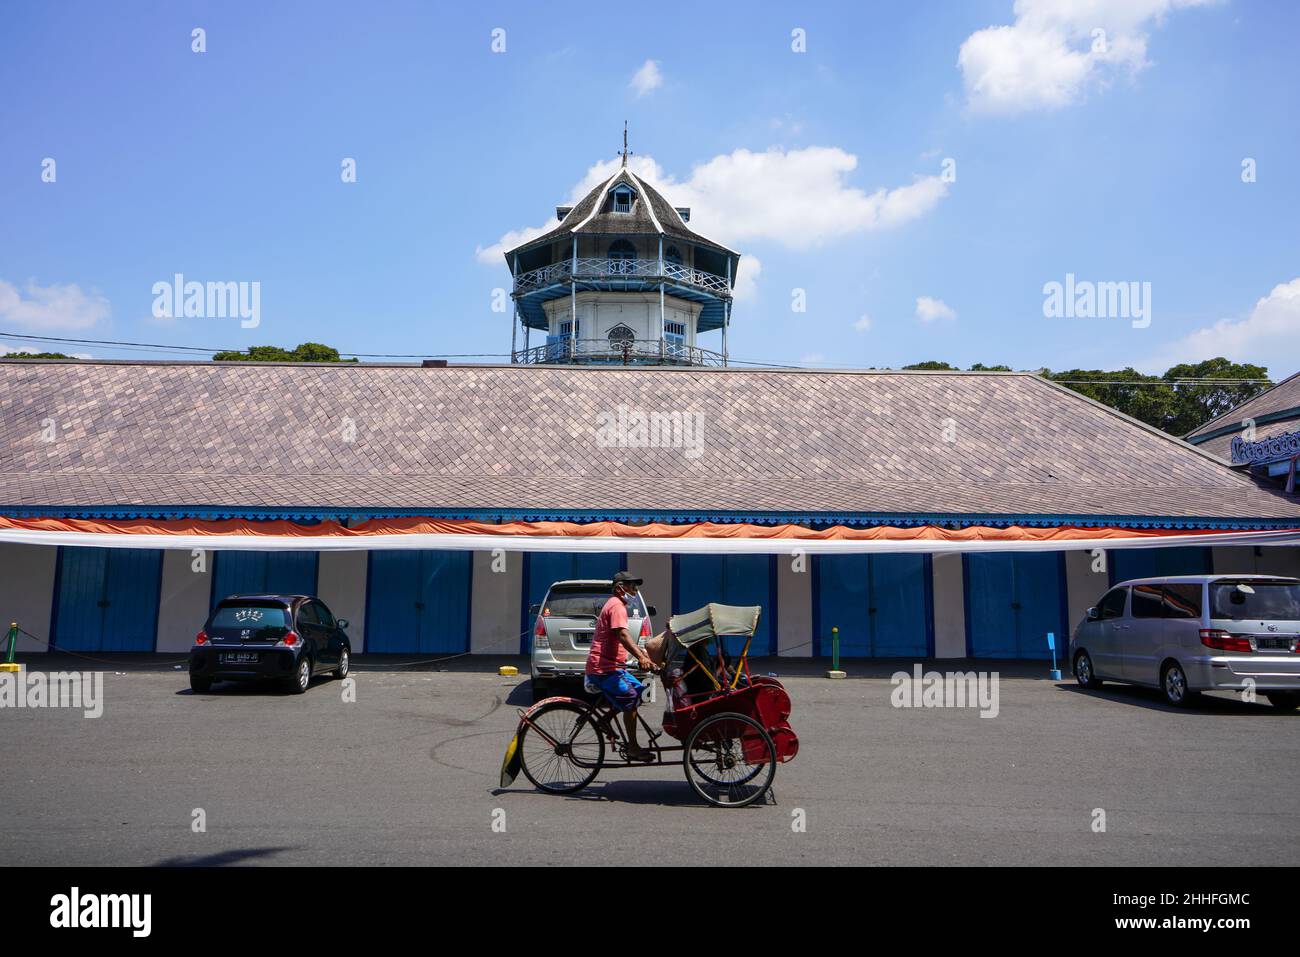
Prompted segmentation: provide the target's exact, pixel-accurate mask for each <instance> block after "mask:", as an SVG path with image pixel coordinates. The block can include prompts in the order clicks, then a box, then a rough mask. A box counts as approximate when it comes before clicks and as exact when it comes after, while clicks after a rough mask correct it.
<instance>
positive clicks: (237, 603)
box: [190, 595, 352, 694]
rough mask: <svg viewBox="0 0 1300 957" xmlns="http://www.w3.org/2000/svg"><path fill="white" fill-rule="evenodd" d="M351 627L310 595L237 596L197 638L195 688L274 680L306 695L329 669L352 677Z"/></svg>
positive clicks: (222, 604)
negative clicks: (266, 679)
mask: <svg viewBox="0 0 1300 957" xmlns="http://www.w3.org/2000/svg"><path fill="white" fill-rule="evenodd" d="M347 626H348V622H347V619H346V618H339V619H335V617H334V615H333V614H331V613H330V610H329V609H328V608H326V607H325V603H324V602H323V601H321V600H320V599H319V598H313V597H312V596H310V595H231V596H230V597H229V598H225V599H223V600H222V601H221V602H220V603H218V605H217V607H216V608H214V609H213V611H212V614H211V615H210V616H209V617H208V621H207V623H206V624H205V625H204V626H203V630H202V631H200V632H199V633H198V634H197V635H196V636H195V638H194V647H193V648H192V649H191V650H190V687H191V688H192V689H194V690H195V691H207V690H209V689H210V688H211V687H212V683H213V682H214V681H227V680H230V681H241V680H242V681H246V680H252V679H257V678H272V679H276V680H278V681H279V682H280V683H281V684H283V685H284V686H285V687H286V688H287V689H288V690H290V691H292V692H294V693H295V694H302V693H303V692H304V691H306V690H307V686H308V685H310V684H311V679H312V677H313V676H315V675H318V674H321V673H323V672H329V673H330V674H332V675H334V677H336V678H346V677H347V675H348V667H349V665H350V662H351V657H352V644H351V642H349V641H348V636H347V633H346V632H344V630H343V629H345V628H347Z"/></svg>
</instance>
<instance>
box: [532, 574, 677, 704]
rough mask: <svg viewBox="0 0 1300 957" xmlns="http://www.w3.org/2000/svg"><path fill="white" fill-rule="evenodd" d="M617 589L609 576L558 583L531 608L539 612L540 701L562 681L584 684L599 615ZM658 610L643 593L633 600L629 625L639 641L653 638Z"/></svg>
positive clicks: (536, 675) (535, 679) (536, 680)
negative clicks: (653, 621)
mask: <svg viewBox="0 0 1300 957" xmlns="http://www.w3.org/2000/svg"><path fill="white" fill-rule="evenodd" d="M613 593H614V583H613V582H612V581H610V580H609V579H608V578H604V579H583V580H573V581H563V582H556V583H555V584H553V585H551V587H550V588H549V589H547V592H546V597H545V598H544V599H543V600H542V603H541V604H540V605H534V606H533V607H532V608H531V609H530V611H531V612H532V614H534V615H535V616H536V620H535V622H534V625H533V652H532V688H533V698H534V699H535V700H537V701H541V700H542V699H543V698H545V697H546V696H547V695H549V694H551V693H552V691H553V689H554V687H555V685H556V684H558V683H559V682H567V683H569V684H572V685H575V686H580V685H581V683H582V675H583V672H584V671H585V670H586V667H587V654H588V653H589V652H590V651H591V639H592V638H593V636H594V635H595V634H596V616H598V615H599V614H600V609H601V608H602V607H604V605H605V602H607V601H609V596H610V595H612V594H613ZM655 613H656V608H655V607H654V605H649V606H647V605H646V603H645V598H644V597H643V596H642V595H640V594H638V595H635V596H633V597H632V599H631V600H630V601H629V602H628V606H627V628H628V632H629V633H630V634H632V635H633V636H635V637H636V640H637V643H638V644H641V645H644V644H645V641H646V639H647V638H649V637H650V616H651V615H654V614H655Z"/></svg>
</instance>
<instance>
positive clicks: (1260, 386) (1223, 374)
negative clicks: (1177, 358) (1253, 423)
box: [1164, 356, 1268, 435]
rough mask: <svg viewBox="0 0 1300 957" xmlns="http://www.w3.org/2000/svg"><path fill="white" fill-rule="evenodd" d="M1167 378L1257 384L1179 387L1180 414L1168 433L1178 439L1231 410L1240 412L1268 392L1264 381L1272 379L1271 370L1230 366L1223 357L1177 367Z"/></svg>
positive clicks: (1235, 363) (1213, 384)
mask: <svg viewBox="0 0 1300 957" xmlns="http://www.w3.org/2000/svg"><path fill="white" fill-rule="evenodd" d="M1164 378H1165V379H1166V380H1171V381H1172V380H1174V379H1245V380H1250V379H1253V380H1256V381H1254V382H1250V381H1245V382H1215V383H1211V384H1207V385H1191V384H1183V385H1178V386H1176V387H1175V388H1176V390H1177V393H1178V411H1177V413H1176V414H1175V415H1174V417H1173V419H1172V421H1171V422H1170V423H1169V427H1168V429H1167V430H1166V431H1168V432H1171V433H1173V434H1174V435H1186V434H1187V433H1188V432H1190V431H1192V429H1194V428H1196V427H1198V426H1201V425H1204V424H1205V423H1206V422H1209V421H1210V420H1211V419H1214V418H1218V417H1219V416H1221V415H1223V413H1225V412H1227V411H1228V410H1229V409H1233V408H1236V407H1237V406H1239V405H1241V404H1242V403H1243V402H1245V401H1247V400H1248V399H1253V398H1254V397H1255V396H1257V395H1259V394H1260V393H1261V392H1263V391H1264V390H1265V389H1266V388H1268V386H1267V385H1266V384H1265V383H1264V382H1263V381H1260V380H1267V379H1268V369H1267V368H1265V367H1264V366H1256V365H1249V364H1246V363H1237V362H1229V361H1228V360H1227V359H1225V358H1223V357H1222V356H1219V357H1218V358H1216V359H1206V360H1205V361H1204V362H1197V363H1195V364H1192V363H1183V364H1182V365H1176V366H1174V367H1173V368H1172V369H1170V370H1169V371H1168V372H1166V373H1165V374H1164Z"/></svg>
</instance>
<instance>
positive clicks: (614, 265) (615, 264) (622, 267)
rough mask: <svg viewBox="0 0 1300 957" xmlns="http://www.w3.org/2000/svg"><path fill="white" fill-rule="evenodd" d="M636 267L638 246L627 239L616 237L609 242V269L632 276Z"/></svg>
mask: <svg viewBox="0 0 1300 957" xmlns="http://www.w3.org/2000/svg"><path fill="white" fill-rule="evenodd" d="M635 269H636V247H635V246H633V245H632V244H631V243H630V242H628V241H627V240H626V239H616V240H614V241H613V242H612V243H610V244H609V271H610V273H611V274H615V275H621V276H630V275H632V273H633V271H634V270H635Z"/></svg>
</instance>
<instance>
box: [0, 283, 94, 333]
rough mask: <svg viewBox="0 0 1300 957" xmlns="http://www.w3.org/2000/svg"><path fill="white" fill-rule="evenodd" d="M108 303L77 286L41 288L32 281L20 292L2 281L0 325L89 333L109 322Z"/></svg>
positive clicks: (0, 286) (0, 287)
mask: <svg viewBox="0 0 1300 957" xmlns="http://www.w3.org/2000/svg"><path fill="white" fill-rule="evenodd" d="M109 312H110V309H109V304H108V300H107V299H105V298H104V297H103V296H101V295H100V294H99V293H98V292H95V291H94V290H93V289H92V290H91V291H90V292H89V293H84V292H82V291H81V288H80V287H79V286H76V285H67V286H60V285H57V284H56V285H50V286H38V285H36V283H35V282H32V281H31V280H29V281H28V282H27V285H26V286H24V287H23V289H22V291H21V292H20V291H19V290H18V288H17V287H16V286H15V285H14V284H13V283H11V282H6V281H5V280H3V279H0V322H4V323H9V324H13V325H17V326H23V327H25V328H28V329H87V328H89V327H90V326H93V325H94V324H95V323H97V322H99V321H100V320H101V319H106V318H108V315H109Z"/></svg>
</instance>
